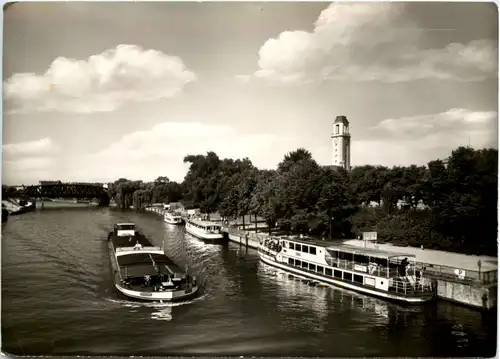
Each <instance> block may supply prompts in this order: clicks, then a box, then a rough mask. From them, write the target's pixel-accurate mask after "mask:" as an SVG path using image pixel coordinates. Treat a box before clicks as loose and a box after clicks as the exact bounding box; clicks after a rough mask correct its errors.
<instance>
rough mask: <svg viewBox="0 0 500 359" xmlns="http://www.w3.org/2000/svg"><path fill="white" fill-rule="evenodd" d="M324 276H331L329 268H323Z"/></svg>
mask: <svg viewBox="0 0 500 359" xmlns="http://www.w3.org/2000/svg"><path fill="white" fill-rule="evenodd" d="M325 274H326V275H327V276H329V277H331V276H332V270H331V269H330V268H325Z"/></svg>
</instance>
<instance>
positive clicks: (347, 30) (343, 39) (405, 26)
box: [236, 3, 498, 84]
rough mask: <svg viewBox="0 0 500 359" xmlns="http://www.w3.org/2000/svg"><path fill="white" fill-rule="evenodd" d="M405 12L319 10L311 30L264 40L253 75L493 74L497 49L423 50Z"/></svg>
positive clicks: (371, 7) (478, 43)
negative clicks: (319, 12) (257, 67)
mask: <svg viewBox="0 0 500 359" xmlns="http://www.w3.org/2000/svg"><path fill="white" fill-rule="evenodd" d="M404 11H405V4H400V3H333V4H331V5H330V6H328V7H327V8H326V9H325V10H323V11H322V12H321V14H320V16H319V17H318V19H317V21H316V22H315V26H314V30H313V31H312V32H306V31H285V32H282V33H281V34H279V35H278V36H277V37H276V38H272V39H269V40H267V41H266V42H265V43H264V44H263V45H262V47H261V48H260V50H259V61H258V66H259V69H258V70H257V71H256V72H255V73H254V74H253V76H252V77H253V78H254V79H265V80H268V81H270V82H271V83H278V84H281V83H285V84H302V83H304V82H314V81H324V80H337V81H339V80H340V81H343V80H349V81H384V82H402V81H411V80H416V79H429V78H431V79H439V80H451V79H453V80H461V81H475V80H481V79H484V78H486V77H492V78H493V77H494V76H496V69H497V63H498V60H497V52H498V50H497V46H496V44H495V43H494V42H493V41H490V40H474V41H471V42H469V43H466V44H462V43H450V44H449V45H448V46H446V47H444V48H427V46H426V45H425V40H426V36H429V35H428V33H429V31H427V30H425V29H420V28H418V26H417V25H416V24H415V23H412V22H411V20H409V19H407V18H405V17H404V16H403V15H404ZM236 80H237V81H242V82H248V77H245V75H238V76H237V78H236Z"/></svg>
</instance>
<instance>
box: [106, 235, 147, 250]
mask: <svg viewBox="0 0 500 359" xmlns="http://www.w3.org/2000/svg"><path fill="white" fill-rule="evenodd" d="M111 240H112V241H113V245H114V246H115V248H121V247H133V246H135V244H136V243H137V242H139V244H140V245H141V246H143V247H153V245H152V244H151V242H150V241H149V240H148V239H147V238H146V237H144V236H141V235H138V236H137V235H136V236H111Z"/></svg>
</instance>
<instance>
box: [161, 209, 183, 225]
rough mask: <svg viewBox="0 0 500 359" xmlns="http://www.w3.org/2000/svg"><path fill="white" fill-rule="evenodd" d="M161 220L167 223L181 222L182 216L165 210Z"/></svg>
mask: <svg viewBox="0 0 500 359" xmlns="http://www.w3.org/2000/svg"><path fill="white" fill-rule="evenodd" d="M163 220H164V221H165V222H166V223H168V224H182V217H181V215H180V214H178V213H175V212H170V211H167V212H166V213H165V215H164V216H163Z"/></svg>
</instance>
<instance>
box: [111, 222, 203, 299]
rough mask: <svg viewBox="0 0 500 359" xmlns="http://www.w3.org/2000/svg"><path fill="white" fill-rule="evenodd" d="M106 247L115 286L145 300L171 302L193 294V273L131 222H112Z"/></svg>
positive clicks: (195, 285) (129, 294)
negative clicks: (165, 252)
mask: <svg viewBox="0 0 500 359" xmlns="http://www.w3.org/2000/svg"><path fill="white" fill-rule="evenodd" d="M108 248H109V255H110V261H111V267H112V269H113V281H114V284H115V287H116V289H118V290H119V291H120V292H121V293H123V294H124V295H126V296H128V297H131V298H135V299H141V300H146V301H174V300H179V299H186V298H188V297H191V296H193V295H195V294H196V292H197V291H198V289H199V287H198V285H197V282H196V277H195V276H190V275H189V274H188V273H187V272H186V271H183V270H181V269H180V268H179V267H178V266H177V265H176V264H175V263H174V262H173V261H172V260H171V259H170V258H169V257H167V256H166V255H165V254H164V252H163V250H162V249H161V248H160V247H156V246H153V245H152V244H151V243H150V242H149V240H148V239H147V238H146V237H145V236H144V235H142V234H141V233H139V232H137V231H136V229H135V224H133V223H118V224H115V227H114V230H113V232H110V233H109V234H108Z"/></svg>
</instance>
